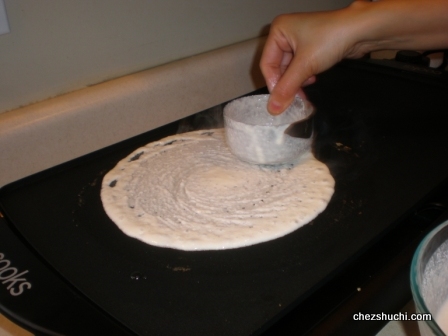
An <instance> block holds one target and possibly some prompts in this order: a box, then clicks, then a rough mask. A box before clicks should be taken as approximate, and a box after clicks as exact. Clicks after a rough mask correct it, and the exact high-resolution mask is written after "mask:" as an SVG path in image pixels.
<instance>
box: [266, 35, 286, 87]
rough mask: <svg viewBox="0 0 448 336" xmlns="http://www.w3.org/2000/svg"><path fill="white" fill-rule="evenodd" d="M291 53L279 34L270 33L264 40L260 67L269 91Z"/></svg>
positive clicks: (284, 67)
mask: <svg viewBox="0 0 448 336" xmlns="http://www.w3.org/2000/svg"><path fill="white" fill-rule="evenodd" d="M292 57H293V53H292V50H291V48H290V47H289V44H288V42H287V41H285V39H284V37H283V36H281V34H278V33H276V32H274V33H271V34H270V35H269V36H268V39H267V40H266V44H265V47H264V49H263V54H262V55H261V60H260V68H261V72H262V73H263V76H264V78H265V80H266V85H267V87H268V89H269V91H272V90H273V88H274V87H275V85H276V84H277V82H278V80H279V79H280V77H281V76H282V75H283V73H284V72H285V70H286V69H287V68H288V65H289V63H290V62H291V59H292Z"/></svg>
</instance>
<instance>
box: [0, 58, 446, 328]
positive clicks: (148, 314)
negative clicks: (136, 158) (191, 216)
mask: <svg viewBox="0 0 448 336" xmlns="http://www.w3.org/2000/svg"><path fill="white" fill-rule="evenodd" d="M307 95H308V98H309V99H310V100H311V101H312V102H313V104H314V105H315V107H316V111H317V113H316V116H315V120H314V136H315V142H314V147H313V151H314V154H315V156H316V157H317V158H318V159H319V160H321V161H323V162H324V163H326V164H327V165H328V167H329V168H330V171H331V173H332V175H333V177H334V178H335V181H336V187H335V194H334V196H333V198H332V200H331V202H330V203H329V205H328V207H327V209H326V210H325V211H324V212H323V213H322V214H320V215H319V216H318V217H317V218H316V219H315V220H313V221H312V222H311V223H309V224H308V225H305V226H304V227H302V228H300V229H298V230H297V231H295V232H293V233H291V234H289V235H287V236H285V237H282V238H279V239H276V240H274V241H270V242H266V243H262V244H258V245H254V246H249V247H245V248H238V249H232V250H225V251H197V252H186V251H178V250H173V249H167V248H158V247H153V246H149V245H146V244H144V243H142V242H140V241H138V240H136V239H133V238H130V237H128V236H126V235H124V234H123V233H122V232H121V231H120V230H119V229H118V228H117V227H116V226H115V224H114V223H113V222H112V221H111V220H110V219H109V218H108V217H107V215H106V214H105V212H104V210H103V207H102V203H101V199H100V187H101V181H102V178H103V176H104V175H105V174H106V173H107V172H108V171H109V170H110V169H111V168H112V167H114V166H115V165H116V163H117V162H118V161H119V160H121V159H122V158H124V157H125V156H126V155H128V154H129V153H131V152H132V151H133V150H135V149H136V148H138V147H139V146H142V145H144V144H146V143H148V142H151V141H154V140H157V139H160V138H162V137H164V136H167V135H170V134H173V133H174V132H175V131H176V123H174V124H169V125H166V126H164V127H161V128H159V129H156V130H153V131H150V132H148V133H146V134H142V135H140V136H138V137H135V138H132V139H129V140H127V141H124V142H122V143H119V144H116V145H113V146H111V147H108V148H105V149H103V150H100V151H98V152H94V153H91V154H89V155H87V156H84V157H81V158H79V159H76V160H73V161H71V162H68V163H65V164H62V165H60V166H57V167H53V168H51V169H49V170H47V171H44V172H41V173H39V174H36V175H33V176H30V177H27V178H25V179H22V180H20V181H17V182H14V183H12V184H10V185H7V186H5V187H4V188H2V189H1V190H0V310H1V312H2V313H3V314H5V315H6V316H8V317H9V318H10V319H12V320H13V321H15V322H16V323H18V324H20V325H22V326H23V327H25V328H26V329H28V330H30V331H32V332H34V333H35V334H38V335H40V334H45V335H60V334H63V335H251V334H276V332H277V331H279V330H281V331H282V334H288V333H291V334H295V335H298V334H303V333H306V332H310V330H311V331H312V330H316V328H319V325H321V324H322V323H324V322H325V320H327V321H328V319H329V318H330V319H331V316H332V314H335V313H336V312H337V311H338V309H339V310H340V308H341V306H343V305H344V304H345V303H348V302H353V300H357V298H360V297H362V295H363V293H365V292H366V290H367V288H369V283H371V282H372V281H373V279H375V277H378V276H380V275H381V274H383V275H384V274H385V273H384V272H386V273H387V274H395V273H394V272H392V271H390V269H388V268H387V267H389V266H388V265H389V264H390V262H391V261H393V260H395V258H396V257H397V256H400V253H402V252H403V251H404V250H406V248H408V249H409V246H411V247H412V246H414V245H413V244H415V243H416V242H418V241H419V239H421V237H422V236H423V235H424V233H425V232H427V231H429V230H430V229H431V228H432V227H433V226H434V225H435V224H436V223H437V220H436V219H437V218H438V217H439V216H440V214H441V213H442V212H444V211H445V209H446V204H447V202H446V200H448V184H447V182H448V179H447V178H448V80H447V76H446V73H445V72H444V71H438V70H437V71H436V70H430V69H426V68H425V69H423V68H418V67H417V68H416V66H413V67H410V68H406V67H405V66H404V65H401V64H400V65H398V66H397V65H396V64H392V63H387V62H382V63H381V62H380V63H378V62H375V61H370V60H362V61H347V62H343V63H341V64H340V65H338V66H336V67H334V68H333V69H331V70H329V71H327V72H325V73H323V74H321V75H320V76H319V77H318V80H317V83H316V84H314V85H312V86H310V87H309V88H307ZM80 136H89V135H88V134H83V135H80ZM411 250H412V248H411ZM408 254H409V253H408ZM406 260H407V259H406ZM406 262H407V261H405V262H404V263H402V264H401V265H405V266H406ZM403 269H405V270H406V267H404V268H403ZM406 272H407V270H406ZM398 273H399V272H398ZM398 273H397V274H398ZM402 273H403V272H401V273H400V274H402ZM406 274H407V273H406ZM397 277H399V276H398V275H397ZM401 277H402V278H403V279H401V278H400V279H401V280H400V281H401V282H400V284H401V285H400V286H398V287H400V288H402V291H401V292H400V293H401V294H399V297H397V298H394V295H393V294H392V295H389V294H388V300H383V301H384V303H385V301H391V302H389V303H387V307H386V306H384V307H383V306H381V304H382V303H383V301H381V302H380V303H381V304H379V306H375V307H376V308H375V309H383V310H384V311H387V309H392V308H391V307H393V306H394V305H395V306H396V307H400V305H402V304H403V303H405V302H407V301H406V300H410V292H409V289H408V287H409V285H408V283H407V276H406V277H403V276H401ZM394 279H395V278H394ZM394 279H389V280H388V281H387V282H385V283H384V284H383V285H381V286H377V287H378V288H377V289H376V291H375V292H374V293H375V295H373V296H377V297H380V296H381V293H386V292H387V290H389V291H390V289H388V287H387V284H390V283H394V281H395V280H394ZM406 286H407V287H406ZM403 291H404V292H403ZM398 292H399V291H398V290H397V291H392V293H395V294H396V295H398V294H397V293H398ZM367 301H368V300H367ZM370 301H371V298H370ZM356 307H358V308H357V309H363V307H364V306H363V305H362V304H359V305H358V306H356ZM394 309H395V308H394ZM376 312H378V311H376ZM334 316H336V315H334ZM338 316H343V315H338ZM344 316H345V315H344ZM342 319H343V318H342V317H341V319H339V320H340V321H342ZM336 320H338V319H336ZM349 320H350V318H348V320H344V321H345V322H344V323H346V322H347V323H346V325H344V326H342V327H341V326H339V327H341V328H355V327H353V325H354V324H353V323H354V322H353V321H351V322H350V321H349ZM352 322H353V323H352ZM341 323H342V322H341ZM372 326H373V327H372ZM339 327H338V328H339ZM358 327H359V324H358ZM362 328H364V331H365V332H366V333H365V334H368V332H367V329H369V328H370V329H369V330H371V332H372V333H373V332H374V331H375V330H377V329H378V325H377V324H375V325H373V324H368V323H364V324H363V325H362ZM336 329H337V328H336ZM336 329H335V330H336ZM345 330H348V329H345Z"/></svg>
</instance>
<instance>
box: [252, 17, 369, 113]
mask: <svg viewBox="0 0 448 336" xmlns="http://www.w3.org/2000/svg"><path fill="white" fill-rule="evenodd" d="M357 28H358V29H359V27H356V25H355V24H353V16H352V17H350V15H348V13H347V10H346V9H344V10H338V11H332V12H317V13H296V14H286V15H281V16H278V17H277V18H275V20H274V21H273V22H272V25H271V29H270V32H269V36H268V38H267V41H266V45H265V47H264V50H263V54H262V57H261V62H260V67H261V71H262V73H263V76H264V77H265V80H266V84H267V86H268V89H269V91H270V93H271V97H270V100H269V102H268V111H269V112H270V113H271V114H274V115H275V114H280V113H282V112H283V111H284V110H285V109H286V108H287V107H288V106H289V105H290V104H291V102H292V101H293V99H294V96H295V95H296V94H298V95H300V96H302V97H304V94H303V91H302V90H301V87H303V86H306V85H309V84H312V83H314V81H315V79H316V78H315V75H316V74H318V73H320V72H322V71H325V70H327V69H329V68H330V67H331V66H333V65H334V64H336V63H337V62H339V61H340V60H342V59H343V58H345V57H352V58H356V57H361V56H362V55H363V54H364V52H365V51H364V50H362V48H356V35H357V34H356V29H357Z"/></svg>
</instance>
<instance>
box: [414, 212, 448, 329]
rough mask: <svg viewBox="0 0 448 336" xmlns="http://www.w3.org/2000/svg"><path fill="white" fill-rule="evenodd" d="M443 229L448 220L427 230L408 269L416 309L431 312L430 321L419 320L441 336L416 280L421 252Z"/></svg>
mask: <svg viewBox="0 0 448 336" xmlns="http://www.w3.org/2000/svg"><path fill="white" fill-rule="evenodd" d="M444 229H447V230H448V220H445V221H444V222H442V223H441V224H439V225H438V226H437V227H436V228H434V229H433V230H432V231H431V232H429V233H428V234H427V235H426V236H425V238H424V239H423V240H422V241H421V242H420V244H419V245H418V247H417V250H416V251H415V253H414V256H413V258H412V262H411V270H410V280H411V292H412V297H413V299H414V303H415V305H416V308H417V311H418V312H419V313H425V314H431V316H432V319H431V320H430V321H419V322H424V323H426V324H427V325H428V326H429V328H430V329H431V331H433V332H434V333H436V335H442V336H443V335H445V333H444V332H443V330H442V329H441V328H440V326H439V325H438V324H437V322H436V321H435V316H434V315H433V314H432V313H431V312H430V311H429V309H428V307H427V306H426V304H425V300H424V299H423V297H422V295H421V294H420V293H421V288H420V285H419V281H418V270H419V269H420V267H421V266H422V257H423V253H424V252H425V248H426V247H427V246H428V245H429V243H430V242H431V241H432V240H433V239H434V237H435V236H437V235H438V234H439V233H440V232H441V231H442V230H444Z"/></svg>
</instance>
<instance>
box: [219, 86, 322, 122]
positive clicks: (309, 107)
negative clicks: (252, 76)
mask: <svg viewBox="0 0 448 336" xmlns="http://www.w3.org/2000/svg"><path fill="white" fill-rule="evenodd" d="M269 96H270V94H269V93H264V94H254V95H247V96H243V97H239V98H236V99H234V100H232V101H230V102H228V103H227V104H226V105H225V106H224V113H223V115H224V119H229V120H231V121H232V122H233V123H239V124H243V125H248V126H254V127H263V128H264V127H266V128H275V127H285V126H289V125H291V124H293V123H296V122H301V121H305V120H307V119H309V118H310V117H311V116H313V114H314V112H315V108H314V106H313V104H311V102H310V101H308V100H307V99H305V98H302V97H300V96H299V95H296V96H295V97H294V101H296V100H298V101H300V102H301V103H302V104H303V110H304V111H305V112H306V113H305V116H304V117H303V118H301V119H293V118H291V120H289V121H285V122H280V123H278V124H273V125H263V124H257V123H250V122H245V121H242V120H239V118H235V116H234V115H235V113H234V115H232V116H230V115H229V113H230V110H229V108H230V107H231V106H232V105H234V104H235V103H238V102H240V101H241V100H243V99H247V98H256V97H259V98H261V97H262V98H266V97H269ZM289 108H290V107H288V108H287V109H286V110H285V112H283V113H281V114H280V115H277V116H274V115H270V114H269V113H268V112H267V109H266V112H267V113H268V115H267V116H270V117H272V118H274V119H275V118H281V117H283V118H284V117H285V114H284V113H286V112H287V111H288V109H289ZM236 115H237V114H236Z"/></svg>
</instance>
